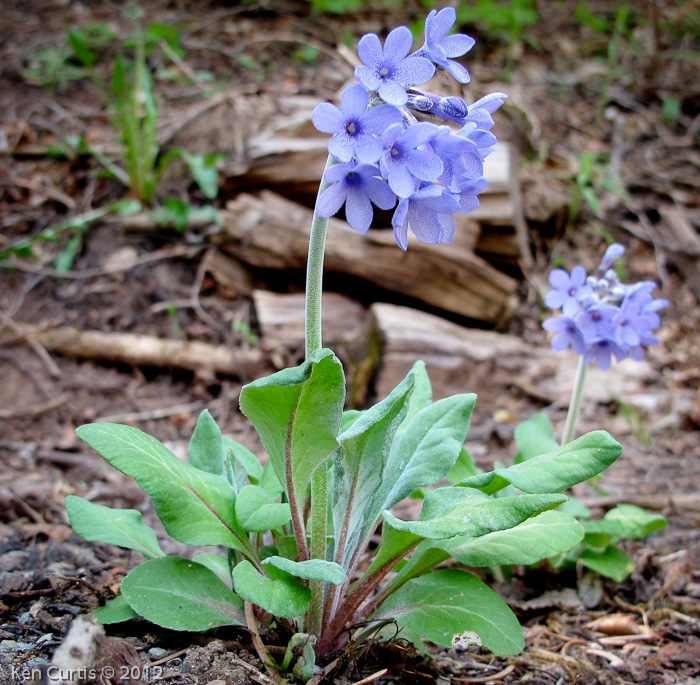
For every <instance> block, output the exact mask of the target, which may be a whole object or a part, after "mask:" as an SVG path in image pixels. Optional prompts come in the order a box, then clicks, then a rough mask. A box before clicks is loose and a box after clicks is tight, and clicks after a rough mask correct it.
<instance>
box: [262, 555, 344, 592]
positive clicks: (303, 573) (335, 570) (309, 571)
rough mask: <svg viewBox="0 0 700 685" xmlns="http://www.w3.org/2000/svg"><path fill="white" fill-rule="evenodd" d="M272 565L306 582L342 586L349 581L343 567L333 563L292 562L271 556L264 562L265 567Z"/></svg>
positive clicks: (321, 560)
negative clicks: (313, 581) (315, 581)
mask: <svg viewBox="0 0 700 685" xmlns="http://www.w3.org/2000/svg"><path fill="white" fill-rule="evenodd" d="M265 564H271V565H272V566H274V567H275V568H278V569H280V570H282V571H286V572H287V573H289V574H291V575H293V576H297V577H298V578H304V579H306V580H322V581H325V582H326V583H332V584H333V585H342V584H343V583H344V582H345V581H346V580H347V579H348V577H347V575H346V574H345V571H343V567H342V566H340V565H339V564H336V563H334V562H332V561H324V560H323V559H308V560H307V561H292V560H291V559H285V557H279V556H271V557H267V559H265V560H264V561H263V565H265Z"/></svg>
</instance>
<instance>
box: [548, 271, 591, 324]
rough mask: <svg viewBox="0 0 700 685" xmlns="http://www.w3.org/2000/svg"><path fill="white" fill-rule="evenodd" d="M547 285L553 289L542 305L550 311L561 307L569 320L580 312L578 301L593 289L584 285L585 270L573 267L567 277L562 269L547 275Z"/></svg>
mask: <svg viewBox="0 0 700 685" xmlns="http://www.w3.org/2000/svg"><path fill="white" fill-rule="evenodd" d="M549 284H550V285H551V286H552V287H553V288H554V290H552V291H551V292H550V293H549V294H548V295H547V297H546V298H545V301H544V303H545V304H546V305H547V306H548V307H551V308H552V309H559V308H560V307H561V309H562V312H563V313H564V316H568V317H570V318H572V317H574V316H576V314H578V313H579V311H581V304H580V300H581V299H583V298H584V297H586V296H587V295H590V294H592V293H593V289H592V288H591V287H590V286H589V285H586V270H585V269H584V268H583V267H582V266H575V267H574V268H573V269H572V270H571V275H569V274H568V273H567V272H566V271H564V269H554V271H552V273H551V274H549Z"/></svg>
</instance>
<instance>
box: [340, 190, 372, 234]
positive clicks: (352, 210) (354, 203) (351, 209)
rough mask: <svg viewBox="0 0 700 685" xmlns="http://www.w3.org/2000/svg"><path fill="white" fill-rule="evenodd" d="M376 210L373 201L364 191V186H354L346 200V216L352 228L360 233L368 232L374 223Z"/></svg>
mask: <svg viewBox="0 0 700 685" xmlns="http://www.w3.org/2000/svg"><path fill="white" fill-rule="evenodd" d="M373 216H374V211H373V210H372V203H371V202H370V201H369V198H368V197H367V195H366V194H365V192H364V188H363V187H353V188H352V189H351V190H350V191H349V192H348V196H347V201H346V202H345V217H346V218H347V220H348V224H349V225H350V228H352V229H354V230H355V231H357V232H358V233H363V234H364V233H367V229H368V228H369V227H370V225H371V223H372V217H373Z"/></svg>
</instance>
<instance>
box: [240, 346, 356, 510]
mask: <svg viewBox="0 0 700 685" xmlns="http://www.w3.org/2000/svg"><path fill="white" fill-rule="evenodd" d="M344 404H345V377H344V375H343V368H342V365H341V363H340V360H339V359H338V358H337V357H336V356H335V355H334V354H333V352H332V351H331V350H316V351H315V352H313V353H312V354H311V355H310V356H309V357H308V359H307V360H306V361H305V362H304V363H303V364H302V365H301V366H298V367H295V368H292V369H283V370H282V371H278V372H277V373H274V374H272V375H271V376H267V377H265V378H260V379H258V380H256V381H253V382H252V383H249V384H248V385H245V386H243V389H242V390H241V395H240V407H241V411H242V412H243V413H244V414H245V415H246V416H247V417H248V418H249V419H250V421H251V423H252V424H253V425H254V426H255V428H256V430H257V431H258V433H259V435H260V438H261V439H262V442H263V445H264V446H265V449H266V450H267V453H268V455H269V456H270V461H271V463H272V466H273V468H274V470H275V474H276V475H277V478H278V479H279V481H280V483H282V484H283V485H284V486H285V492H287V495H288V496H290V498H291V496H292V495H294V496H295V497H294V499H295V500H296V501H297V502H298V504H299V506H301V501H300V500H301V499H303V496H304V493H305V492H306V486H307V485H308V484H309V481H310V480H311V475H312V473H313V472H314V471H315V470H316V468H318V466H319V465H321V464H323V463H324V462H325V461H326V460H327V459H328V458H329V457H330V456H331V454H333V452H335V451H336V449H337V448H338V444H339V443H338V440H337V438H336V436H337V434H338V428H339V427H340V421H341V418H342V414H343V405H344ZM290 489H293V491H294V492H293V493H290Z"/></svg>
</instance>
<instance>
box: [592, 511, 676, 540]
mask: <svg viewBox="0 0 700 685" xmlns="http://www.w3.org/2000/svg"><path fill="white" fill-rule="evenodd" d="M603 521H606V522H610V523H615V524H618V525H619V527H620V530H621V533H620V534H621V537H623V538H627V539H628V540H643V539H644V538H646V537H648V536H649V535H651V534H652V533H653V532H655V531H657V530H663V529H664V528H665V527H666V525H667V521H666V519H665V518H664V517H663V516H661V514H650V513H649V512H647V511H645V510H644V509H642V508H641V507H638V506H636V505H634V504H618V505H617V506H616V507H615V508H614V509H611V510H610V511H608V512H607V513H606V514H605V516H603ZM586 530H588V529H586Z"/></svg>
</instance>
